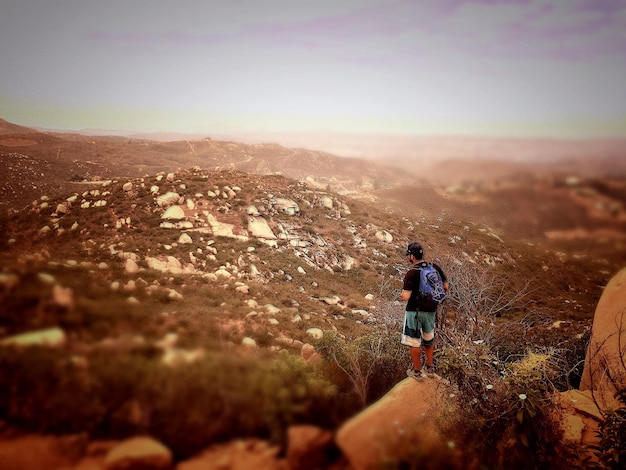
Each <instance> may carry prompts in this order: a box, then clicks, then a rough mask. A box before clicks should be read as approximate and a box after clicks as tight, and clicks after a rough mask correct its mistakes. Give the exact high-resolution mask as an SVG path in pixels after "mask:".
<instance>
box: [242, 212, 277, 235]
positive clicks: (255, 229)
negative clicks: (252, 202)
mask: <svg viewBox="0 0 626 470" xmlns="http://www.w3.org/2000/svg"><path fill="white" fill-rule="evenodd" d="M248 231H249V232H250V234H251V235H252V236H253V237H256V238H265V239H267V240H273V239H275V238H276V235H275V234H274V232H272V229H271V228H270V226H269V224H268V223H267V220H265V219H264V218H263V217H257V216H250V218H249V219H248Z"/></svg>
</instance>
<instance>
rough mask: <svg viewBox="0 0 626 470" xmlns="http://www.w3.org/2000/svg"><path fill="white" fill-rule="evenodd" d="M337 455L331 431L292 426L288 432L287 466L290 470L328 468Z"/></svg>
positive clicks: (312, 427)
mask: <svg viewBox="0 0 626 470" xmlns="http://www.w3.org/2000/svg"><path fill="white" fill-rule="evenodd" d="M336 454H337V452H336V446H335V445H334V442H333V434H332V432H330V431H327V430H324V429H321V428H318V427H317V426H311V425H299V426H290V427H289V429H288V430H287V464H288V466H289V468H290V469H298V470H316V469H318V468H328V466H329V464H330V463H331V462H332V461H333V460H334V458H335V457H336Z"/></svg>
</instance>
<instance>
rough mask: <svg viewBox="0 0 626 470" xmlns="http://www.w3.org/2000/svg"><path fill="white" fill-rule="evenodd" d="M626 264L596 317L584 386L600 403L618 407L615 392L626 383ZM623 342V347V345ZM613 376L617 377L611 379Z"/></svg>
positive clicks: (609, 285)
mask: <svg viewBox="0 0 626 470" xmlns="http://www.w3.org/2000/svg"><path fill="white" fill-rule="evenodd" d="M624 344H626V268H624V269H622V270H621V271H620V272H618V273H617V274H616V275H615V276H613V278H612V279H611V280H610V281H609V283H608V284H607V286H606V288H605V289H604V292H603V293H602V296H601V297H600V300H599V301H598V305H597V306H596V311H595V314H594V317H593V326H592V329H591V340H590V342H589V347H588V348H587V355H586V357H585V367H584V369H583V375H582V380H581V383H580V390H583V391H584V390H591V391H593V392H594V397H595V398H596V400H597V401H598V403H599V405H600V406H601V407H602V408H603V409H606V408H608V407H610V408H614V407H615V405H616V403H615V400H614V398H613V396H614V394H615V392H616V391H617V390H618V389H620V388H623V387H625V386H626V370H624V365H623V364H624V361H626V349H625V348H624V346H623V345H624ZM620 346H621V347H620ZM611 378H612V379H613V380H611Z"/></svg>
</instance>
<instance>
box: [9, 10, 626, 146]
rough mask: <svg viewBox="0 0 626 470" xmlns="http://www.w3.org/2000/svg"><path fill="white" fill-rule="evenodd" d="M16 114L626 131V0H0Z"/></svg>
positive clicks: (189, 124) (120, 124) (526, 131)
mask: <svg viewBox="0 0 626 470" xmlns="http://www.w3.org/2000/svg"><path fill="white" fill-rule="evenodd" d="M0 64H1V68H0V118H3V119H6V120H7V121H10V122H14V123H17V124H21V125H27V126H41V127H47V128H54V129H71V130H79V129H85V128H104V129H124V130H132V131H178V132H203V133H206V134H207V135H211V134H223V133H237V132H257V133H258V132H279V131H332V132H359V133H379V134H380V133H387V134H411V135H432V134H438V135H441V134H455V135H507V136H556V137H607V136H609V137H611V136H621V137H626V0H511V1H494V0H491V1H489V0H483V1H470V0H407V1H404V0H397V1H394V0H360V1H356V0H341V1H338V0H314V1H308V0H302V1H298V0H210V1H209V0H167V1H165V0H150V1H147V0H123V1H122V0H0Z"/></svg>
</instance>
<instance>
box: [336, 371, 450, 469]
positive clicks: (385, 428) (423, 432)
mask: <svg viewBox="0 0 626 470" xmlns="http://www.w3.org/2000/svg"><path fill="white" fill-rule="evenodd" d="M450 395H451V389H450V386H449V385H447V384H446V383H445V382H444V381H442V380H439V379H437V378H424V379H414V378H407V379H405V380H403V381H401V382H399V383H398V384H396V386H395V387H394V388H392V389H391V390H390V391H389V392H388V393H387V394H386V395H385V396H384V397H382V398H381V399H380V400H378V401H377V402H375V403H374V404H373V405H371V406H369V407H368V408H366V409H365V410H363V411H362V412H361V413H359V414H357V415H356V416H354V417H353V418H351V419H350V420H348V421H347V422H346V423H344V424H343V425H342V426H341V427H340V428H339V429H338V431H337V434H336V437H335V442H336V443H337V445H338V446H339V448H340V449H341V451H342V452H343V455H344V456H345V457H346V459H347V460H348V461H349V463H350V468H353V469H354V470H373V469H376V468H383V467H385V465H387V466H389V468H391V467H392V465H391V466H390V465H389V464H390V463H391V464H394V463H395V464H398V463H399V462H402V461H405V462H406V460H407V459H409V458H411V453H412V452H413V453H414V452H415V449H419V450H420V455H421V456H423V458H424V459H428V458H429V456H436V457H437V461H438V462H447V463H450V466H449V467H450V468H457V467H458V468H461V467H460V466H456V465H454V463H455V460H456V457H455V456H454V454H453V453H454V450H453V448H452V447H451V446H449V445H448V442H447V440H446V439H444V438H443V436H442V431H441V426H442V425H443V426H445V425H446V424H448V423H449V422H450V421H449V420H451V418H452V417H453V416H454V414H455V409H456V406H457V403H456V402H455V401H454V399H453V398H450ZM456 463H458V461H457V462H456ZM396 466H397V465H396ZM394 468H395V467H394Z"/></svg>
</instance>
